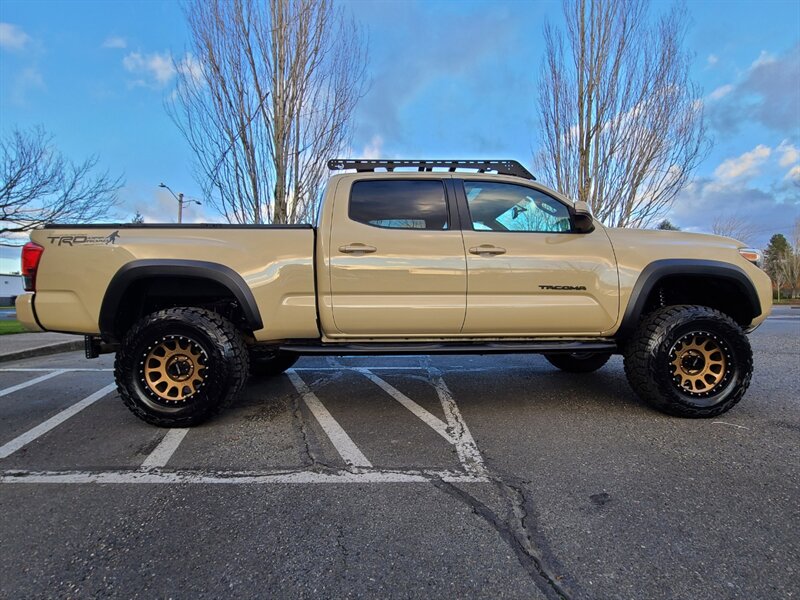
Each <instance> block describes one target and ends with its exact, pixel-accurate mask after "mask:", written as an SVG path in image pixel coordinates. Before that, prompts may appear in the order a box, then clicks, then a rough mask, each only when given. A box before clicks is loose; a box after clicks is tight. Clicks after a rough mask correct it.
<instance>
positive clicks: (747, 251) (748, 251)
mask: <svg viewBox="0 0 800 600" xmlns="http://www.w3.org/2000/svg"><path fill="white" fill-rule="evenodd" d="M739 254H741V255H742V257H743V258H745V259H747V260H749V261H750V262H751V263H753V264H754V265H755V266H757V267H760V266H761V252H760V251H758V250H756V249H755V248H739Z"/></svg>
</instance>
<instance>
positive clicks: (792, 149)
mask: <svg viewBox="0 0 800 600" xmlns="http://www.w3.org/2000/svg"><path fill="white" fill-rule="evenodd" d="M775 150H776V151H777V152H779V153H780V155H781V158H780V160H779V161H778V163H779V164H780V166H782V167H788V166H789V165H793V164H795V163H796V162H799V161H800V150H798V148H797V146H795V145H794V144H790V143H789V140H783V141H782V142H781V143H780V144H779V145H778V147H777V148H776V149H775Z"/></svg>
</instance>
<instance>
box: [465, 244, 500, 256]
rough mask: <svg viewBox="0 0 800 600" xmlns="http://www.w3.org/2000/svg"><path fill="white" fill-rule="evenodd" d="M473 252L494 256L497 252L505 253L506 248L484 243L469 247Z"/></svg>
mask: <svg viewBox="0 0 800 600" xmlns="http://www.w3.org/2000/svg"><path fill="white" fill-rule="evenodd" d="M469 251H470V253H471V254H478V255H479V256H483V255H486V254H488V255H491V256H494V255H496V254H505V253H506V249H505V248H501V247H500V246H492V245H491V244H482V245H480V246H475V247H473V248H470V249H469Z"/></svg>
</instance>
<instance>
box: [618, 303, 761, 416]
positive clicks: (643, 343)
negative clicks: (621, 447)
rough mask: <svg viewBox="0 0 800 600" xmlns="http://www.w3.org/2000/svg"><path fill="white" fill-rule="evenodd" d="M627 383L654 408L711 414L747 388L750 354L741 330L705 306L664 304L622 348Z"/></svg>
mask: <svg viewBox="0 0 800 600" xmlns="http://www.w3.org/2000/svg"><path fill="white" fill-rule="evenodd" d="M625 372H626V374H627V376H628V381H629V382H630V384H631V387H633V389H634V390H635V391H636V393H637V394H639V396H640V397H641V398H642V399H643V400H644V401H645V402H647V403H648V404H650V405H651V406H653V407H655V408H656V409H658V410H660V411H662V412H665V413H668V414H671V415H677V416H680V417H695V418H698V417H714V416H717V415H719V414H722V413H724V412H726V411H727V410H730V409H731V408H732V407H733V406H734V405H735V404H736V403H737V402H739V400H741V399H742V396H743V395H744V393H745V392H746V391H747V388H748V386H749V385H750V379H751V377H752V374H753V353H752V350H751V349H750V342H749V341H748V339H747V336H746V335H745V333H744V331H742V328H741V327H739V325H737V324H736V322H735V321H733V320H732V319H731V318H730V317H728V316H727V315H725V314H723V313H721V312H719V311H717V310H713V309H711V308H708V307H705V306H668V307H665V308H662V309H660V310H657V311H655V312H653V313H652V314H650V315H648V316H647V317H646V318H645V319H644V321H642V323H641V324H640V325H639V327H638V328H637V330H636V333H635V334H634V336H633V338H632V339H631V340H630V342H629V343H628V345H627V347H626V349H625Z"/></svg>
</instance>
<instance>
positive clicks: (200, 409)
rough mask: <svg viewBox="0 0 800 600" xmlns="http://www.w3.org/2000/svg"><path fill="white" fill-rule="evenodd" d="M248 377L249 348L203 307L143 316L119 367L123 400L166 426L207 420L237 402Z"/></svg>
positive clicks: (116, 367)
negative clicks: (237, 397)
mask: <svg viewBox="0 0 800 600" xmlns="http://www.w3.org/2000/svg"><path fill="white" fill-rule="evenodd" d="M247 373H248V356H247V349H246V348H245V345H244V342H243V341H242V338H241V336H240V335H239V333H238V332H237V331H236V329H235V328H234V326H233V324H232V323H231V322H230V321H228V320H227V319H225V318H223V317H221V316H220V315H218V314H216V313H214V312H211V311H208V310H204V309H200V308H170V309H166V310H160V311H158V312H155V313H152V314H150V315H148V316H146V317H144V318H143V319H141V320H140V321H139V322H137V323H136V324H135V325H134V326H133V327H132V328H131V329H130V331H128V333H127V334H126V335H125V338H124V339H123V342H122V345H121V347H120V350H119V352H117V356H116V360H115V362H114V375H115V377H116V381H117V389H118V390H119V394H120V396H121V397H122V401H123V402H124V403H125V405H126V406H127V407H128V408H129V409H130V410H131V411H132V412H133V413H134V414H135V415H136V416H137V417H139V418H140V419H142V420H144V421H147V422H148V423H151V424H152V425H158V426H161V427H188V426H191V425H196V424H198V423H200V422H202V421H204V420H206V419H207V418H209V417H210V416H211V415H213V414H214V413H216V412H217V411H219V410H221V409H222V408H224V407H225V406H227V405H228V404H230V403H231V402H232V401H233V400H234V399H235V398H236V396H237V395H238V394H239V392H240V391H241V389H242V387H243V386H244V384H245V382H246V380H247Z"/></svg>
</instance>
